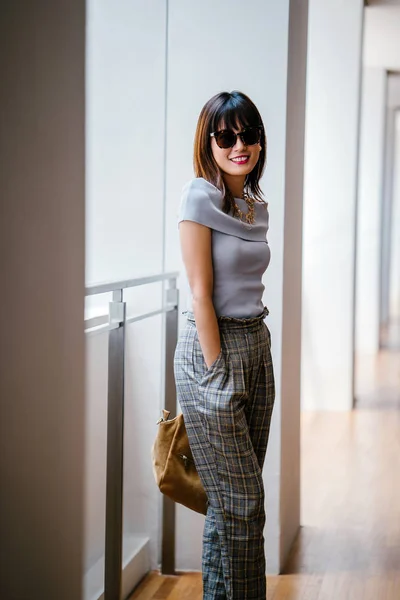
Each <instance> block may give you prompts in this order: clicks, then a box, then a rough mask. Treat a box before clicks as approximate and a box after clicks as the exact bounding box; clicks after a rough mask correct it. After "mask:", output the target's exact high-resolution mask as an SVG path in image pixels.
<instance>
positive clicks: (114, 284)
mask: <svg viewBox="0 0 400 600" xmlns="http://www.w3.org/2000/svg"><path fill="white" fill-rule="evenodd" d="M178 276H179V272H178V271H173V272H171V273H160V274H158V275H149V276H147V277H137V278H136V279H124V280H122V281H110V282H108V283H98V284H93V285H89V286H87V287H86V289H85V296H96V295H97V294H106V293H108V292H113V291H114V290H124V289H127V288H133V287H138V286H140V285H147V284H149V283H157V282H158V281H166V280H167V279H177V278H178Z"/></svg>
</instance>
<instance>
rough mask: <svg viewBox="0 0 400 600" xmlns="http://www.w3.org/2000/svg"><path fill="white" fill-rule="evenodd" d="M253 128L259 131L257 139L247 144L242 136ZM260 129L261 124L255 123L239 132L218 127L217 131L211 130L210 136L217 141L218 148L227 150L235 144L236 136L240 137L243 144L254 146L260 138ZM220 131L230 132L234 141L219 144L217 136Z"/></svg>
mask: <svg viewBox="0 0 400 600" xmlns="http://www.w3.org/2000/svg"><path fill="white" fill-rule="evenodd" d="M254 129H257V130H258V132H259V136H258V140H257V141H256V142H254V143H253V144H248V143H246V141H245V140H244V136H245V135H246V133H247V132H248V131H253V130H254ZM262 129H263V127H262V125H256V126H254V127H245V128H244V129H243V131H240V132H239V133H235V132H234V131H232V129H220V130H219V131H213V132H212V133H210V137H213V138H215V141H216V143H217V146H218V148H223V149H224V150H227V149H228V148H233V147H234V146H235V145H236V142H237V138H238V136H239V137H240V139H241V140H242V142H243V144H244V145H245V146H255V145H256V144H258V143H259V141H260V140H261V132H262ZM221 133H231V134H232V135H233V136H234V142H233V144H232V145H230V146H220V145H219V143H218V136H219V135H220V134H221Z"/></svg>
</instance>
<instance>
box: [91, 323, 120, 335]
mask: <svg viewBox="0 0 400 600" xmlns="http://www.w3.org/2000/svg"><path fill="white" fill-rule="evenodd" d="M118 327H119V323H106V324H105V325H99V326H98V327H90V328H89V329H85V334H86V335H95V334H98V333H104V332H105V331H112V330H113V329H118Z"/></svg>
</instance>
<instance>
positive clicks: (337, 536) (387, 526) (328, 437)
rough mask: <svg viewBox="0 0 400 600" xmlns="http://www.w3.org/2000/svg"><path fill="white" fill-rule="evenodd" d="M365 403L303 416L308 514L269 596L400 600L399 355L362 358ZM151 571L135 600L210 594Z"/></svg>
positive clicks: (195, 598)
mask: <svg viewBox="0 0 400 600" xmlns="http://www.w3.org/2000/svg"><path fill="white" fill-rule="evenodd" d="M357 372H358V375H359V381H360V385H359V386H358V400H357V409H356V410H355V411H353V412H352V413H343V412H341V413H326V412H325V413H310V412H308V413H304V414H303V415H302V515H301V522H302V524H303V525H302V527H301V528H300V531H299V534H298V536H297V539H296V540H295V542H294V544H293V548H292V551H291V554H290V557H289V560H288V562H287V565H286V567H285V569H284V572H283V574H282V575H279V576H277V577H268V592H267V599H268V600H400V354H398V353H394V352H389V351H385V352H382V353H381V354H380V355H379V356H378V357H377V358H376V359H374V360H373V361H372V363H371V359H369V360H368V361H365V360H364V361H359V364H358V371H357ZM201 599H202V584H201V575H200V574H199V573H188V574H183V575H181V576H178V577H165V576H161V575H159V574H158V573H155V572H154V573H151V574H150V575H148V576H147V577H146V578H145V580H144V581H143V582H142V583H141V584H140V585H139V587H138V588H137V589H136V591H135V592H134V593H133V595H132V596H131V598H130V600H201Z"/></svg>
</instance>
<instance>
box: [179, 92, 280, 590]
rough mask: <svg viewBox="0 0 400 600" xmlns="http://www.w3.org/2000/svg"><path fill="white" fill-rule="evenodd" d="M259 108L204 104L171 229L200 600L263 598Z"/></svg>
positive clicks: (265, 369)
mask: <svg viewBox="0 0 400 600" xmlns="http://www.w3.org/2000/svg"><path fill="white" fill-rule="evenodd" d="M265 158H266V136H265V131H264V126H263V123H262V119H261V116H260V113H259V112H258V110H257V108H256V106H255V105H254V104H253V102H252V101H251V100H250V98H248V97H247V96H246V95H244V94H242V93H241V92H232V93H228V92H223V93H220V94H217V95H216V96H214V97H213V98H211V99H210V100H209V101H208V102H207V103H206V105H205V106H204V108H203V109H202V111H201V114H200V117H199V121H198V125H197V131H196V137H195V149H194V169H195V174H196V178H195V179H193V180H192V181H191V182H189V183H188V184H187V185H186V186H185V187H184V190H183V196H182V202H181V208H180V216H179V230H180V240H181V248H182V255H183V261H184V264H185V268H186V272H187V276H188V281H189V285H190V288H191V293H192V309H191V311H189V312H188V313H187V326H186V328H185V329H184V331H183V332H182V334H181V336H180V339H179V341H178V345H177V349H176V354H175V379H176V388H177V394H178V400H179V403H180V406H181V408H182V412H183V415H184V419H185V424H186V429H187V434H188V438H189V442H190V446H191V450H192V453H193V457H194V461H195V464H196V468H197V471H198V473H199V476H200V479H201V481H202V483H203V486H204V488H205V490H206V492H207V496H208V512H207V516H206V520H205V527H204V536H203V559H202V567H203V598H204V600H265V598H266V578H265V554H264V536H263V531H264V525H265V510H264V487H263V479H262V468H263V464H264V458H265V453H266V450H267V442H268V434H269V427H270V421H271V415H272V409H273V404H274V397H275V388H274V375H273V368H272V361H271V352H270V334H269V331H268V328H267V326H266V325H265V323H264V318H265V316H266V315H267V314H268V310H267V308H265V307H264V306H263V303H262V296H263V291H264V286H263V284H262V276H263V274H264V272H265V270H266V269H267V267H268V264H269V260H270V250H269V247H268V243H267V238H266V236H267V231H268V208H267V204H266V203H265V202H264V200H263V197H262V192H261V190H260V187H259V180H260V177H261V175H262V173H263V170H264V165H265Z"/></svg>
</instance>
